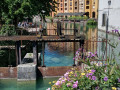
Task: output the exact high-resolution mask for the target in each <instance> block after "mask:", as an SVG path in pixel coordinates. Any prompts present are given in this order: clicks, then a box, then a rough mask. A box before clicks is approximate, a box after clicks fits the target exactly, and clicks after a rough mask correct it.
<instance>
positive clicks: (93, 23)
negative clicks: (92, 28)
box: [87, 19, 97, 25]
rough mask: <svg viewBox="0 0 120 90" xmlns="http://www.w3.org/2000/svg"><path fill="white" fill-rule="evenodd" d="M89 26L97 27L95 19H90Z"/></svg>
mask: <svg viewBox="0 0 120 90" xmlns="http://www.w3.org/2000/svg"><path fill="white" fill-rule="evenodd" d="M87 24H88V25H96V24H97V22H96V21H95V20H94V19H89V20H88V21H87Z"/></svg>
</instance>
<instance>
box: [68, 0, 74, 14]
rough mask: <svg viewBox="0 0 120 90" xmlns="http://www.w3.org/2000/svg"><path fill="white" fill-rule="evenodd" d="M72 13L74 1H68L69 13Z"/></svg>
mask: <svg viewBox="0 0 120 90" xmlns="http://www.w3.org/2000/svg"><path fill="white" fill-rule="evenodd" d="M73 12H74V0H69V13H73Z"/></svg>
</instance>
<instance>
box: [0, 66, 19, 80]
mask: <svg viewBox="0 0 120 90" xmlns="http://www.w3.org/2000/svg"><path fill="white" fill-rule="evenodd" d="M2 78H17V68H16V67H0V79H2Z"/></svg>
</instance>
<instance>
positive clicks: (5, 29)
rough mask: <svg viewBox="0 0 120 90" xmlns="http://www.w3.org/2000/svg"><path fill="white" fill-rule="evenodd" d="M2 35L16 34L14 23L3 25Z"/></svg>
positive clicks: (0, 33) (0, 31)
mask: <svg viewBox="0 0 120 90" xmlns="http://www.w3.org/2000/svg"><path fill="white" fill-rule="evenodd" d="M0 35H4V36H11V35H16V31H15V27H14V26H13V25H8V24H5V25H2V29H1V30H0Z"/></svg>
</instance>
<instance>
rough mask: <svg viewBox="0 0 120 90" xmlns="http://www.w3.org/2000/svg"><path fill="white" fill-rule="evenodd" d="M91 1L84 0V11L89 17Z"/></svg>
mask: <svg viewBox="0 0 120 90" xmlns="http://www.w3.org/2000/svg"><path fill="white" fill-rule="evenodd" d="M91 3H92V0H85V12H86V13H88V15H87V16H89V17H91V8H90V7H91Z"/></svg>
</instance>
